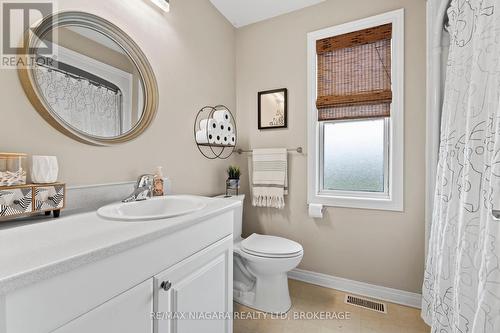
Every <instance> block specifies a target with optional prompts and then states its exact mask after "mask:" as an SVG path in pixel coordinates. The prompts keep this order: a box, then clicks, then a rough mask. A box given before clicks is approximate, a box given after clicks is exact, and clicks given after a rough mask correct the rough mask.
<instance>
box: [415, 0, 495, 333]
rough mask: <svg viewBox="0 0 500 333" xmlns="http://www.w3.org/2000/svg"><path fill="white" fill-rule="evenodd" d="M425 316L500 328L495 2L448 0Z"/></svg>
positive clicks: (434, 322)
mask: <svg viewBox="0 0 500 333" xmlns="http://www.w3.org/2000/svg"><path fill="white" fill-rule="evenodd" d="M448 18H449V22H448V27H447V28H448V31H449V33H450V39H451V46H450V54H449V58H448V65H447V74H446V83H445V93H444V104H443V115H442V124H441V145H440V156H439V166H438V174H437V185H436V196H435V205H434V213H433V222H432V226H431V235H430V240H429V251H428V257H427V262H426V268H425V275H424V283H423V291H422V294H423V301H422V317H423V318H424V320H425V321H426V322H427V323H428V324H429V325H431V327H432V332H435V333H451V332H457V333H458V332H460V333H470V332H473V333H499V332H500V221H499V220H497V219H495V218H494V217H493V216H492V209H498V210H500V109H499V107H500V104H499V98H500V0H453V1H452V2H451V5H450V8H449V9H448Z"/></svg>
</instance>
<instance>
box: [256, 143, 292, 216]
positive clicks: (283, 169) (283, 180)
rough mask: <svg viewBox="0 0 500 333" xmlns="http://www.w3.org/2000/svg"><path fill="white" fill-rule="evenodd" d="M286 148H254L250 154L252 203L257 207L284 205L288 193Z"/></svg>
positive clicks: (282, 206)
mask: <svg viewBox="0 0 500 333" xmlns="http://www.w3.org/2000/svg"><path fill="white" fill-rule="evenodd" d="M287 157H288V156H287V152H286V149H281V148H280V149H254V150H253V156H252V161H253V163H252V169H253V171H252V185H253V186H252V199H253V200H252V204H253V205H254V206H257V207H272V208H278V209H282V208H284V207H285V198H284V196H285V195H286V194H288V166H287V164H288V163H287Z"/></svg>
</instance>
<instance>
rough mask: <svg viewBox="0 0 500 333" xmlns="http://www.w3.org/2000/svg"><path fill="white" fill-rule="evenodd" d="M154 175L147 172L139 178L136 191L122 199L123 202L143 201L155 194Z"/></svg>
mask: <svg viewBox="0 0 500 333" xmlns="http://www.w3.org/2000/svg"><path fill="white" fill-rule="evenodd" d="M153 184H154V175H151V174H145V175H141V176H140V177H139V178H138V179H137V184H136V186H135V190H134V192H132V194H131V195H129V196H128V197H126V198H125V199H123V200H122V202H133V201H142V200H146V199H149V198H151V197H152V196H153Z"/></svg>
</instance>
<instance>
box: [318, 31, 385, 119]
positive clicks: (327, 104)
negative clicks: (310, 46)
mask: <svg viewBox="0 0 500 333" xmlns="http://www.w3.org/2000/svg"><path fill="white" fill-rule="evenodd" d="M391 39H392V24H385V25H381V26H377V27H373V28H368V29H364V30H359V31H355V32H351V33H347V34H344V35H339V36H334V37H329V38H325V39H321V40H318V41H317V42H316V53H317V57H318V58H317V59H318V60H317V61H318V65H317V66H318V67H317V89H318V91H317V96H318V97H317V100H316V107H317V109H318V120H320V121H321V120H338V119H358V118H374V117H389V116H390V112H391V111H390V110H391V107H390V106H391V102H392V90H391Z"/></svg>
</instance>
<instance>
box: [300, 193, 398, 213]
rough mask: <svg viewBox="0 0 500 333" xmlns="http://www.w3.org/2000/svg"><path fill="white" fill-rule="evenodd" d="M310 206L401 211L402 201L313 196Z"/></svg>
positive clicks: (387, 198)
mask: <svg viewBox="0 0 500 333" xmlns="http://www.w3.org/2000/svg"><path fill="white" fill-rule="evenodd" d="M309 203H310V204H321V205H323V206H327V207H343V208H357V209H374V210H388V211H396V212H402V211H403V201H402V200H401V199H400V200H395V198H390V197H379V198H374V197H362V196H337V195H320V194H319V195H315V196H314V197H313V198H310V200H309Z"/></svg>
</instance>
